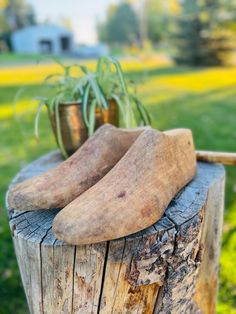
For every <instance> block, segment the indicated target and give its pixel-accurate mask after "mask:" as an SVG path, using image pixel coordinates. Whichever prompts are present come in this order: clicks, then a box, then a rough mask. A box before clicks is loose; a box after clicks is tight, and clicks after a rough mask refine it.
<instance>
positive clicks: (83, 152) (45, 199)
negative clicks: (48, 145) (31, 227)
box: [8, 124, 147, 211]
mask: <svg viewBox="0 0 236 314" xmlns="http://www.w3.org/2000/svg"><path fill="white" fill-rule="evenodd" d="M146 129H147V128H137V129H119V128H116V127H114V126H112V125H109V124H106V125H103V126H102V127H100V128H99V129H98V130H97V131H96V132H95V134H94V135H93V136H92V137H91V138H90V139H88V140H87V141H86V142H85V143H84V144H83V145H82V146H81V148H79V149H78V150H77V151H76V152H75V153H74V154H73V155H72V156H71V157H70V158H69V159H67V160H66V161H64V162H63V163H61V164H60V165H59V166H57V167H56V168H54V169H52V170H49V171H48V172H46V173H44V174H41V175H39V176H36V177H33V178H32V179H29V180H26V181H24V182H22V183H20V184H18V185H16V186H15V187H13V189H12V190H11V191H10V193H9V196H8V201H9V205H10V207H11V208H14V209H16V210H23V211H27V210H28V211H29V210H40V209H51V208H63V207H65V206H66V205H67V204H69V203H70V202H71V201H72V200H74V199H75V198H76V197H78V196H79V195H80V194H82V193H83V192H85V191H86V190H87V189H89V188H90V187H91V186H92V185H94V184H95V183H96V182H98V181H99V180H100V179H101V178H102V177H103V176H104V175H105V174H106V173H107V172H109V171H110V170H111V168H112V167H113V166H114V165H115V164H116V163H117V162H118V161H119V160H120V159H121V158H122V156H123V155H124V154H125V153H126V151H127V150H128V149H129V148H130V146H131V145H132V144H133V143H134V141H135V140H136V139H137V137H138V136H139V135H140V134H141V133H142V132H143V130H146Z"/></svg>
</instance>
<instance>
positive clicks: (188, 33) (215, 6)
mask: <svg viewBox="0 0 236 314" xmlns="http://www.w3.org/2000/svg"><path fill="white" fill-rule="evenodd" d="M227 2H228V3H229V1H223V2H222V1H220V0H216V1H212V0H203V1H195V0H183V1H182V12H181V15H180V17H179V18H178V19H177V32H176V33H175V44H176V48H177V50H178V53H177V55H176V60H177V62H179V63H183V64H190V65H197V66H198V65H220V64H223V63H224V62H225V61H226V60H227V59H228V56H229V54H230V53H231V52H232V51H233V49H234V46H235V45H234V41H235V40H234V37H235V34H234V32H232V31H230V27H229V25H231V26H232V24H231V23H230V21H231V22H232V21H233V20H235V16H233V15H231V14H230V11H228V9H229V8H228V6H227Z"/></svg>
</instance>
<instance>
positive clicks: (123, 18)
mask: <svg viewBox="0 0 236 314" xmlns="http://www.w3.org/2000/svg"><path fill="white" fill-rule="evenodd" d="M98 31H99V39H100V40H101V41H104V42H107V43H109V44H113V45H114V44H120V45H132V44H135V43H139V41H140V34H139V21H138V17H137V14H136V12H135V11H134V9H133V8H132V6H131V5H130V4H128V3H126V2H122V3H120V4H118V5H117V6H112V9H110V11H109V14H108V16H107V19H106V21H105V23H101V24H99V27H98Z"/></svg>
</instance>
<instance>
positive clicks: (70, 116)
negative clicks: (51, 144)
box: [49, 100, 119, 155]
mask: <svg viewBox="0 0 236 314" xmlns="http://www.w3.org/2000/svg"><path fill="white" fill-rule="evenodd" d="M49 117H50V121H51V126H52V129H53V132H54V136H55V139H56V142H57V144H58V138H57V129H56V119H55V114H49ZM59 118H60V127H61V136H62V142H63V145H64V147H65V150H66V152H67V154H68V155H72V154H73V153H74V152H75V151H76V150H77V149H78V148H79V147H80V146H81V145H82V144H83V143H84V142H85V141H86V140H87V139H88V131H87V127H86V125H85V123H84V120H83V116H82V106H81V103H77V102H71V103H63V104H60V106H59ZM104 123H110V124H113V125H115V126H118V125H119V111H118V107H117V105H116V102H115V101H114V100H110V101H109V108H108V109H106V110H103V111H101V110H99V109H97V110H96V126H95V128H96V129H97V128H98V127H99V126H101V125H102V124H104Z"/></svg>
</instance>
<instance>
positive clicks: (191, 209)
mask: <svg viewBox="0 0 236 314" xmlns="http://www.w3.org/2000/svg"><path fill="white" fill-rule="evenodd" d="M61 161H62V160H61V157H60V155H59V153H57V152H53V153H51V154H48V155H46V156H44V157H42V158H40V159H38V160H36V161H35V162H33V163H32V164H30V165H29V166H27V167H26V168H24V169H23V170H22V171H21V172H20V173H19V174H18V175H17V176H16V178H15V179H14V180H13V182H12V184H16V183H18V182H20V181H23V180H25V179H26V178H29V177H32V176H34V175H37V174H39V173H42V172H44V171H46V170H47V169H49V168H52V167H54V166H56V165H57V164H58V163H60V162H61ZM224 178H225V173H224V169H223V167H222V166H219V165H213V164H204V163H198V173H197V176H196V178H195V179H194V180H193V181H192V182H191V183H190V184H188V185H187V186H186V187H185V188H184V189H183V190H182V191H181V192H180V193H179V194H178V195H177V196H176V197H175V198H174V199H173V200H172V202H171V203H170V204H169V207H168V208H167V209H166V212H165V214H164V216H163V217H162V218H161V219H160V220H159V221H158V222H157V223H155V224H154V225H153V226H151V227H150V228H147V229H145V230H143V231H141V232H138V233H136V234H133V235H130V236H128V237H125V238H121V239H118V240H113V241H110V242H103V243H99V244H92V245H80V246H71V245H67V244H66V243H64V242H62V241H58V240H57V239H56V238H55V236H54V235H53V233H52V229H51V226H52V221H53V219H54V217H55V215H56V214H57V212H58V210H56V209H55V210H50V211H45V210H44V211H35V212H18V211H13V210H11V209H10V208H9V206H8V204H7V209H8V212H9V221H10V227H11V231H12V237H13V242H14V246H15V252H16V256H17V260H18V265H19V268H20V273H21V278H22V282H23V286H24V289H25V294H26V297H27V301H28V305H29V309H30V312H31V313H48V314H52V313H53V314H54V313H55V314H57V313H81V314H86V313H108V314H110V313H115V314H116V313H117V314H118V313H121V314H124V313H163V314H166V313H194V314H195V313H204V314H205V313H214V312H215V303H216V295H217V286H218V272H219V257H220V243H221V239H220V238H221V231H222V222H223V203H224ZM104 227H105V226H104ZM117 227H118V228H119V226H117Z"/></svg>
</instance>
